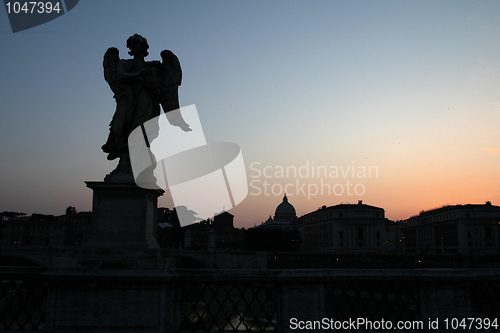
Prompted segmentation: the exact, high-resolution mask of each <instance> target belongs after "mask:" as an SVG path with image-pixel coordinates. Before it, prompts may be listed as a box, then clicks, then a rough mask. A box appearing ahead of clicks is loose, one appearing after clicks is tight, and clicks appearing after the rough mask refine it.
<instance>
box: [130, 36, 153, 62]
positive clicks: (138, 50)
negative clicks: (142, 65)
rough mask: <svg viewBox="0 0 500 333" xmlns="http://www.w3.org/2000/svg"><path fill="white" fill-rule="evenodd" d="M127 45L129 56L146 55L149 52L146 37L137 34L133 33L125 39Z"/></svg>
mask: <svg viewBox="0 0 500 333" xmlns="http://www.w3.org/2000/svg"><path fill="white" fill-rule="evenodd" d="M127 47H128V48H129V49H130V51H129V53H128V54H130V55H131V56H136V55H139V56H140V55H142V56H144V57H146V56H147V55H148V54H149V53H148V49H149V45H148V41H147V39H146V38H144V37H142V36H141V35H138V34H134V35H133V36H130V37H129V38H128V39H127Z"/></svg>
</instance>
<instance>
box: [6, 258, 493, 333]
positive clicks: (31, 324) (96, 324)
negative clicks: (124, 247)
mask: <svg viewBox="0 0 500 333" xmlns="http://www.w3.org/2000/svg"><path fill="white" fill-rule="evenodd" d="M0 269H1V270H0V280H1V287H0V331H1V332H10V331H16V332H17V331H19V330H23V331H25V332H26V331H27V332H65V333H67V332H68V333H70V332H155V333H156V332H210V331H214V332H221V331H269V332H291V331H294V330H293V329H294V328H297V329H298V328H305V329H307V330H304V331H308V332H318V331H322V329H325V328H330V329H332V330H333V329H337V330H338V328H339V327H341V325H343V326H342V327H341V328H342V329H344V331H349V330H351V331H355V330H358V329H359V330H361V331H363V330H365V331H370V330H372V331H378V332H381V331H384V330H383V329H382V328H383V327H381V326H377V325H380V324H381V323H385V325H387V323H388V322H389V323H390V324H391V325H393V327H392V328H393V330H392V331H397V330H394V328H395V326H396V325H397V323H403V324H404V325H406V326H404V330H402V331H405V332H424V331H436V332H437V331H439V332H441V331H445V326H444V325H445V323H446V320H447V319H448V325H450V323H451V322H450V320H451V318H489V319H491V320H493V319H494V318H495V317H499V316H500V302H499V301H498V299H500V271H499V270H434V269H429V270H166V271H162V270H157V269H143V270H137V269H136V270H128V269H86V270H79V269H73V270H68V269H60V270H49V271H47V270H45V271H44V270H42V269H38V268H25V267H17V268H14V267H10V268H9V267H7V268H6V267H3V268H0ZM362 320H364V321H365V324H364V326H361V327H359V326H353V324H352V323H353V322H356V323H357V324H360V323H361V321H362ZM498 320H500V318H499V319H498ZM370 321H371V324H370V325H371V326H367V325H368V324H367V323H368V322H370ZM348 323H351V324H350V326H348ZM357 324H356V325H357ZM499 324H500V323H499ZM313 325H316V326H315V327H313ZM329 325H330V326H329ZM334 325H337V326H334ZM339 325H340V326H339ZM436 325H440V326H439V329H436V328H437V326H436ZM311 327H313V328H311ZM385 327H386V328H387V326H385ZM448 328H449V330H450V331H451V328H452V327H451V326H449V327H448ZM455 331H456V330H455ZM466 331H467V332H473V331H474V330H466Z"/></svg>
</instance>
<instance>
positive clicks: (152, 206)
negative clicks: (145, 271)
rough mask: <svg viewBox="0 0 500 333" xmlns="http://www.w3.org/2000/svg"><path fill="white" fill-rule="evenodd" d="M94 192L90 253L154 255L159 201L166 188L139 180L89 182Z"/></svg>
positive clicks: (88, 247) (121, 255)
mask: <svg viewBox="0 0 500 333" xmlns="http://www.w3.org/2000/svg"><path fill="white" fill-rule="evenodd" d="M85 183H86V184H87V186H88V187H89V188H91V189H92V190H93V191H94V196H93V201H92V223H91V228H90V230H89V233H88V239H87V244H86V250H87V252H89V251H90V252H91V251H92V250H96V251H94V252H95V253H94V255H98V254H99V253H101V254H106V253H107V254H108V255H109V256H111V257H116V256H118V257H122V258H123V257H129V258H130V257H132V258H133V257H144V256H146V257H151V256H152V255H153V253H157V249H158V243H157V242H156V222H157V202H158V197H159V196H161V195H162V194H163V193H164V191H163V190H161V189H157V190H148V189H143V188H140V187H138V186H137V185H136V184H135V183H123V182H98V181H88V182H85Z"/></svg>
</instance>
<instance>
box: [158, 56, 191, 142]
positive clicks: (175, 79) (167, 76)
mask: <svg viewBox="0 0 500 333" xmlns="http://www.w3.org/2000/svg"><path fill="white" fill-rule="evenodd" d="M160 56H161V59H162V63H161V65H162V67H163V73H164V77H163V87H164V89H163V90H164V91H163V95H164V96H163V98H162V102H161V106H162V108H163V111H165V115H166V117H167V120H168V122H169V123H170V124H171V125H174V126H178V127H180V128H181V129H182V130H183V131H185V132H189V131H191V128H190V127H189V125H188V124H187V123H186V121H185V120H184V118H182V114H181V111H180V105H179V93H178V88H179V86H180V85H181V83H182V69H181V64H180V62H179V59H178V58H177V56H176V55H175V54H173V53H172V52H171V51H169V50H163V51H161V53H160Z"/></svg>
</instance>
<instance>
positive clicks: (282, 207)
mask: <svg viewBox="0 0 500 333" xmlns="http://www.w3.org/2000/svg"><path fill="white" fill-rule="evenodd" d="M295 220H297V214H296V213H295V208H294V207H293V205H292V204H291V203H289V202H288V198H287V197H286V193H285V195H284V196H283V202H282V203H280V204H279V205H278V207H276V211H275V212H274V221H279V222H284V221H286V222H293V221H295Z"/></svg>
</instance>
